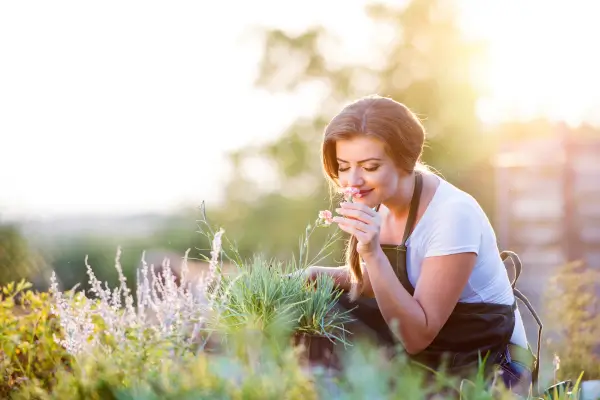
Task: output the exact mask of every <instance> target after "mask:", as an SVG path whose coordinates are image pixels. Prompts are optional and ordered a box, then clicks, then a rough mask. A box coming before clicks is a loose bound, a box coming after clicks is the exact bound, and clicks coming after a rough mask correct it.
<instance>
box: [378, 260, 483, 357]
mask: <svg viewBox="0 0 600 400" xmlns="http://www.w3.org/2000/svg"><path fill="white" fill-rule="evenodd" d="M475 259H476V255H475V254H474V253H463V254H453V255H448V256H441V257H431V258H427V259H426V260H425V261H424V262H423V265H422V269H421V274H420V276H419V281H418V283H417V287H416V289H415V294H414V297H413V296H411V295H410V293H408V292H407V291H406V289H405V288H404V287H403V286H402V284H401V283H400V281H399V280H398V278H397V277H396V274H395V273H394V270H393V269H392V266H391V265H390V262H389V260H388V258H387V257H386V255H385V254H384V253H383V251H382V252H380V254H376V255H373V256H372V257H370V258H369V259H368V260H367V268H368V269H369V271H370V275H371V285H372V288H373V291H374V293H375V298H376V299H377V304H378V306H379V309H380V310H381V314H382V315H383V317H384V319H385V320H386V322H387V324H388V325H389V327H390V329H391V330H392V331H393V332H394V333H395V334H396V336H397V337H398V339H399V340H400V341H401V342H402V344H403V346H404V348H405V350H406V352H407V353H409V354H416V353H419V352H421V351H422V350H424V349H425V348H427V346H429V345H430V344H431V342H433V340H434V339H435V337H436V336H437V335H438V333H439V332H440V330H441V329H442V327H443V326H444V324H445V323H446V321H447V320H448V317H449V316H450V313H451V312H452V310H453V309H454V306H455V305H456V303H457V302H458V299H459V298H460V294H461V293H462V291H463V288H464V286H465V285H466V283H467V281H468V279H469V276H470V274H471V271H472V270H473V266H474V265H475Z"/></svg>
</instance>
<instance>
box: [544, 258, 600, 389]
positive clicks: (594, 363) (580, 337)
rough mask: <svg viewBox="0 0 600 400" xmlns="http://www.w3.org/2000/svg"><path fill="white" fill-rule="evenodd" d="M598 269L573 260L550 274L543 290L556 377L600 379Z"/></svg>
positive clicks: (599, 282) (546, 324)
mask: <svg viewBox="0 0 600 400" xmlns="http://www.w3.org/2000/svg"><path fill="white" fill-rule="evenodd" d="M599 289H600V271H599V270H597V269H594V268H590V267H586V266H585V265H584V264H583V263H581V262H573V263H569V264H566V265H564V266H562V267H560V268H559V269H558V270H557V272H556V273H555V274H554V275H553V276H552V277H551V278H550V281H549V285H548V288H547V291H546V292H545V294H544V298H545V301H544V304H545V311H546V312H545V314H546V315H545V321H544V325H545V327H547V328H546V329H547V330H548V331H549V334H550V335H551V339H549V340H548V346H549V350H550V351H551V352H552V353H555V354H556V355H557V356H558V357H559V359H560V368H559V370H558V371H557V372H556V373H557V379H559V380H560V379H573V380H576V379H577V377H578V376H579V374H580V373H581V371H584V377H583V378H584V380H591V379H600V297H599V296H598V294H599Z"/></svg>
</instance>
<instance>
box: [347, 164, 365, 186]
mask: <svg viewBox="0 0 600 400" xmlns="http://www.w3.org/2000/svg"><path fill="white" fill-rule="evenodd" d="M349 172H350V173H349V174H348V176H347V186H361V185H362V184H363V183H364V179H363V177H362V175H361V173H360V169H358V168H356V169H354V170H351V171H349Z"/></svg>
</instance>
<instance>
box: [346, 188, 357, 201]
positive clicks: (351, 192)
mask: <svg viewBox="0 0 600 400" xmlns="http://www.w3.org/2000/svg"><path fill="white" fill-rule="evenodd" d="M359 194H360V190H358V189H357V188H355V187H352V186H348V187H347V188H344V199H345V200H346V201H352V199H353V197H354V196H358V197H360V195H359Z"/></svg>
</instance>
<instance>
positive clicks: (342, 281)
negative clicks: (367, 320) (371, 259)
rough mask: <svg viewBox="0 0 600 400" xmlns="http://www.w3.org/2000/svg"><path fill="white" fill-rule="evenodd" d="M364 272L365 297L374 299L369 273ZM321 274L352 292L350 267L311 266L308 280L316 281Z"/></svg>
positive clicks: (341, 287)
mask: <svg viewBox="0 0 600 400" xmlns="http://www.w3.org/2000/svg"><path fill="white" fill-rule="evenodd" d="M362 271H363V292H362V295H363V296H367V297H374V296H375V295H374V293H373V288H372V287H371V282H370V279H369V272H368V271H367V269H366V268H364V267H363V268H362ZM319 274H327V275H329V276H331V277H332V278H333V281H334V282H335V284H336V285H337V286H338V287H339V288H340V289H343V290H346V291H349V290H350V271H349V270H348V266H342V267H320V266H317V265H315V266H311V267H309V268H308V279H309V280H311V281H314V280H315V279H316V278H317V275H319Z"/></svg>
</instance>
